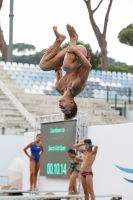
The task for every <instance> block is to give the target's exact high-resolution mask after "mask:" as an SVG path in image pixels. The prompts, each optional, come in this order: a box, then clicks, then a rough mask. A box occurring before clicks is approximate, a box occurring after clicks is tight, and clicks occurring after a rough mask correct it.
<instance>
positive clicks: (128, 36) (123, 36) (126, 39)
mask: <svg viewBox="0 0 133 200" xmlns="http://www.w3.org/2000/svg"><path fill="white" fill-rule="evenodd" d="M118 38H119V41H120V42H121V43H123V44H126V45H129V46H132V47H133V24H130V25H128V26H127V27H126V28H123V29H122V30H121V31H120V32H119V35H118Z"/></svg>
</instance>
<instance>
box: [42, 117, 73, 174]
mask: <svg viewBox="0 0 133 200" xmlns="http://www.w3.org/2000/svg"><path fill="white" fill-rule="evenodd" d="M41 133H42V136H43V139H42V143H43V145H44V154H43V155H42V158H41V168H40V175H41V176H49V177H63V174H65V172H66V170H67V168H68V167H69V157H68V155H67V151H68V149H73V145H74V143H75V136H76V120H72V121H67V122H66V121H63V122H50V123H44V124H42V125H41Z"/></svg>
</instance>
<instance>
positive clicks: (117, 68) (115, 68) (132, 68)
mask: <svg viewBox="0 0 133 200" xmlns="http://www.w3.org/2000/svg"><path fill="white" fill-rule="evenodd" d="M96 70H101V66H100V65H99V66H98V67H97V68H96ZM108 70H109V71H112V72H126V73H132V74H133V65H126V64H125V65H122V66H115V65H113V64H109V65H108Z"/></svg>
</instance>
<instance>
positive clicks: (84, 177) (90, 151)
mask: <svg viewBox="0 0 133 200" xmlns="http://www.w3.org/2000/svg"><path fill="white" fill-rule="evenodd" d="M81 146H84V147H85V149H84V148H80V147H81ZM74 148H75V149H76V150H78V151H80V152H81V153H83V154H84V157H83V165H82V169H81V181H82V186H83V189H84V195H85V200H88V199H89V195H90V196H91V200H95V194H94V190H93V172H92V164H93V162H94V160H95V158H96V154H97V149H98V147H97V146H96V145H93V144H92V141H91V140H90V139H85V140H84V143H80V144H75V145H74Z"/></svg>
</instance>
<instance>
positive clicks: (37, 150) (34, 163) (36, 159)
mask: <svg viewBox="0 0 133 200" xmlns="http://www.w3.org/2000/svg"><path fill="white" fill-rule="evenodd" d="M41 140H42V135H41V134H37V136H36V140H35V141H34V142H31V143H30V144H28V145H27V146H26V147H25V148H24V152H25V153H26V155H27V156H28V157H29V158H30V189H29V190H37V188H36V182H37V173H38V171H39V169H40V158H41V155H42V154H43V152H44V148H43V145H42V144H41ZM29 148H30V150H31V155H29V154H28V152H27V149H29Z"/></svg>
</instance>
